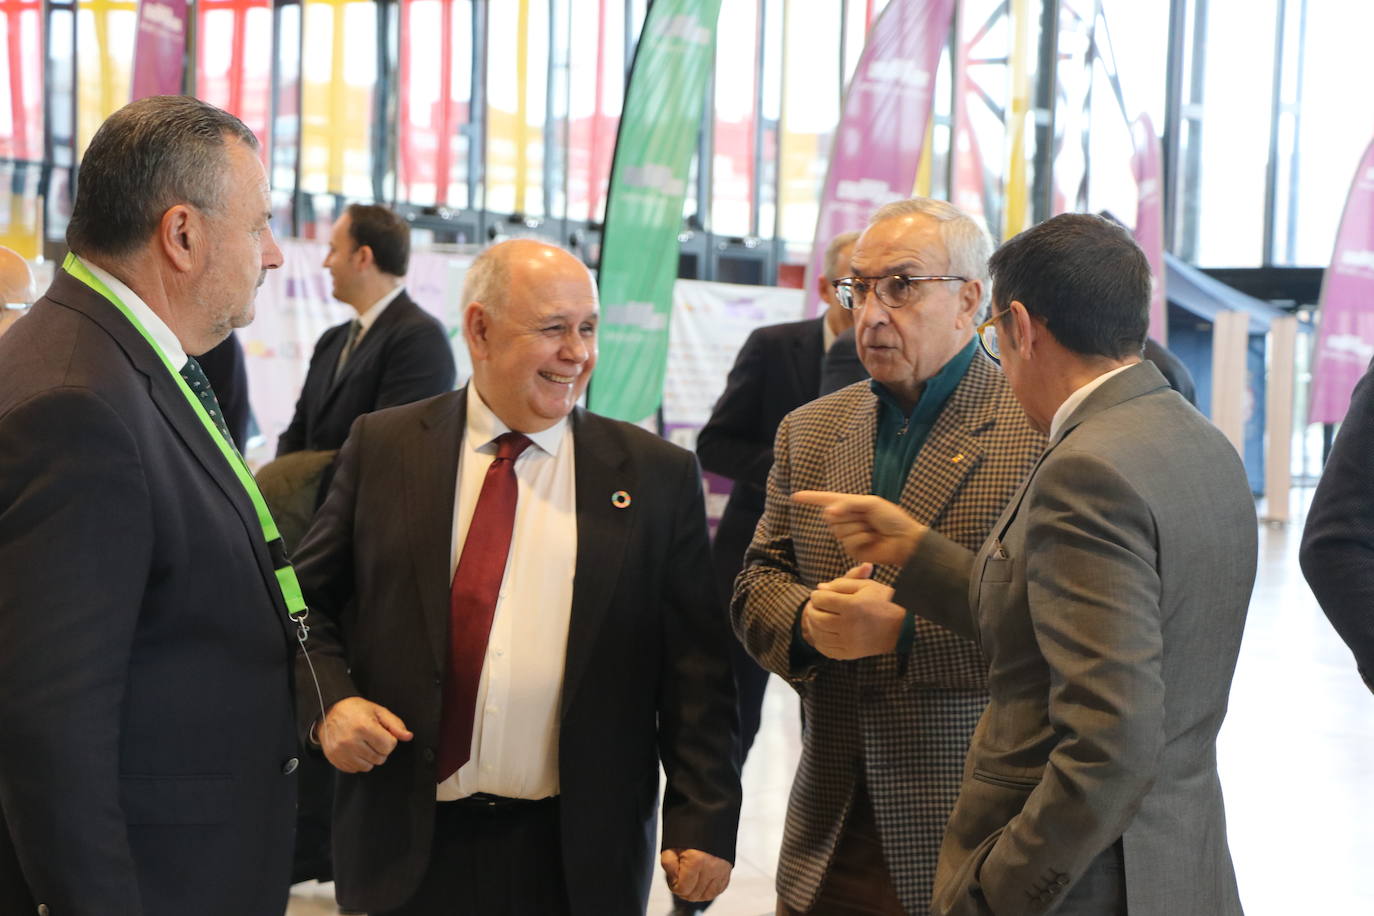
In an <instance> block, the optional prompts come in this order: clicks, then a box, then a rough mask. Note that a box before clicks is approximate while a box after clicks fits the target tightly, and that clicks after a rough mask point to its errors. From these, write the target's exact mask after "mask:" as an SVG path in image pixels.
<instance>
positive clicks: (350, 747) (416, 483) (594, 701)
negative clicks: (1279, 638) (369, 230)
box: [298, 240, 740, 916]
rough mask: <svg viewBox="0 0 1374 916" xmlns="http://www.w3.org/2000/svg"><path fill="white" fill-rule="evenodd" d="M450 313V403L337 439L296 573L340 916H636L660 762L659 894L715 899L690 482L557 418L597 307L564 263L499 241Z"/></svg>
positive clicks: (721, 881) (577, 413) (726, 793)
mask: <svg viewBox="0 0 1374 916" xmlns="http://www.w3.org/2000/svg"><path fill="white" fill-rule="evenodd" d="M464 298H465V299H466V300H467V302H468V305H467V308H466V311H465V313H464V332H465V336H466V339H467V344H468V349H469V352H470V353H471V354H472V362H473V377H472V384H471V385H469V386H468V387H466V388H464V389H463V390H461V391H458V392H453V393H450V394H446V395H442V396H439V397H436V398H431V399H429V400H426V401H422V402H420V403H418V404H412V405H408V406H404V407H397V408H392V409H389V410H384V411H380V412H378V413H375V414H369V415H367V416H364V417H362V418H360V419H359V420H358V422H357V424H356V425H355V426H354V429H353V432H352V433H351V434H350V436H349V438H348V441H347V443H345V445H344V448H343V450H342V452H341V453H340V458H339V468H338V473H337V474H336V476H335V479H334V483H333V485H332V487H331V490H330V492H329V495H328V496H327V497H326V499H325V502H324V505H323V506H322V507H321V509H320V513H319V515H318V516H317V518H316V521H315V524H314V526H313V528H312V529H311V531H310V533H309V534H308V535H307V536H306V539H305V541H304V542H303V544H302V545H301V548H300V550H299V552H298V556H299V566H300V570H301V576H302V584H303V586H304V588H305V591H306V594H307V595H308V596H309V599H310V602H311V607H312V609H313V610H316V611H318V612H319V615H318V616H320V617H321V618H322V619H321V621H320V622H319V624H318V625H317V626H316V627H315V628H314V630H313V632H312V639H313V641H314V645H315V649H314V651H313V652H312V653H311V658H312V659H313V662H314V666H315V669H316V671H318V673H319V678H320V682H321V684H322V685H323V694H324V696H323V705H324V708H325V710H326V714H325V716H324V719H323V722H322V723H317V722H316V721H315V720H317V719H318V717H319V710H318V709H315V708H313V707H312V708H311V709H309V710H306V709H304V708H303V709H302V727H303V728H304V729H306V730H309V729H314V735H315V737H317V738H318V739H319V741H320V743H321V744H322V746H323V749H324V752H325V755H326V756H327V757H328V758H329V760H330V762H331V763H333V764H334V765H335V766H336V767H337V768H338V769H339V770H340V771H341V775H340V777H339V780H338V790H337V795H336V803H335V819H334V865H335V875H336V882H335V883H336V888H337V892H338V897H339V902H340V903H341V904H342V905H343V906H344V907H347V908H356V909H363V910H367V911H368V912H371V913H390V914H411V916H414V914H444V916H449V914H455V913H463V914H466V913H471V914H481V916H491V914H526V913H540V914H559V913H571V914H586V916H618V914H623V916H630V914H642V913H643V912H644V908H645V905H646V901H647V898H648V892H649V880H650V877H651V873H652V860H651V857H652V845H651V844H652V843H653V837H654V827H655V819H656V811H657V807H658V805H657V792H658V768H659V762H660V760H661V761H662V764H663V769H664V771H665V772H666V774H667V787H666V790H665V794H664V802H663V807H664V812H663V851H662V855H661V861H662V865H663V868H664V870H665V872H666V873H667V876H668V879H669V885H670V887H672V888H673V889H674V890H675V891H676V892H678V893H679V894H681V895H682V896H683V897H685V898H687V899H691V900H703V899H709V898H712V897H714V896H716V895H717V894H718V893H720V891H721V890H723V889H724V887H725V885H726V883H727V882H728V880H729V875H730V869H731V865H730V860H731V859H733V857H734V839H735V827H736V823H737V821H738V817H739V805H740V786H739V768H738V762H737V760H736V740H737V739H736V724H735V708H734V702H735V700H734V690H733V685H732V684H731V679H730V670H729V665H728V662H727V660H726V658H727V656H726V640H727V633H726V629H725V620H724V617H723V616H722V615H721V613H720V605H719V603H718V599H717V596H716V592H715V584H714V582H713V581H712V579H711V576H710V568H709V562H710V559H709V547H708V545H707V536H706V519H705V512H704V509H703V505H702V496H701V481H700V476H699V474H698V471H697V466H696V461H695V460H694V459H693V457H692V455H691V454H690V453H689V452H684V451H683V450H681V449H679V448H677V447H675V446H673V445H671V444H669V443H667V442H665V441H664V440H662V439H660V438H658V437H657V436H654V435H651V434H649V433H647V432H645V431H643V430H641V429H639V428H637V427H635V426H631V425H629V424H626V423H620V422H618V421H613V420H608V419H606V418H604V417H598V416H596V415H595V414H591V413H587V412H586V411H584V410H582V409H580V408H577V407H576V406H575V405H576V403H577V400H578V399H579V398H580V397H581V396H582V393H583V391H585V389H586V385H587V381H588V379H589V377H590V375H591V371H592V368H593V366H594V365H595V363H596V325H597V299H596V288H595V284H594V283H593V281H592V278H591V275H590V274H589V273H588V272H587V269H586V268H585V267H584V266H583V265H582V264H581V263H580V262H579V261H577V260H576V259H575V258H574V257H572V256H571V255H570V254H568V253H567V252H564V251H562V250H560V249H557V248H553V247H551V246H548V245H543V244H540V243H538V242H533V241H529V240H513V241H509V242H504V243H502V244H500V245H497V246H495V247H493V248H491V249H489V250H488V251H487V252H486V253H484V254H483V255H482V256H481V257H480V258H478V259H477V261H475V262H474V263H473V265H472V267H471V268H470V270H469V272H468V276H467V281H466V289H465V293H464ZM302 683H305V681H304V680H302Z"/></svg>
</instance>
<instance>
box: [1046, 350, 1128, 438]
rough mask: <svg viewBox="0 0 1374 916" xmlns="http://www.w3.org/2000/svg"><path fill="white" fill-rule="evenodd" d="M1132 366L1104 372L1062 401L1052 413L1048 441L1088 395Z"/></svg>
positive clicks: (1057, 432) (1056, 433)
mask: <svg viewBox="0 0 1374 916" xmlns="http://www.w3.org/2000/svg"><path fill="white" fill-rule="evenodd" d="M1134 365H1136V363H1131V364H1130V365H1127V366H1118V367H1117V368H1115V369H1113V370H1111V371H1110V372H1104V373H1102V374H1101V375H1099V376H1098V377H1097V378H1095V379H1093V380H1092V381H1091V382H1088V384H1086V385H1083V386H1082V387H1080V388H1078V389H1076V390H1075V391H1074V393H1073V394H1071V395H1069V396H1068V397H1066V398H1065V399H1064V403H1063V404H1060V405H1059V409H1058V410H1056V411H1055V412H1054V417H1053V418H1052V419H1051V420H1050V441H1051V442H1053V441H1054V437H1055V436H1057V435H1059V430H1061V429H1063V428H1064V424H1065V423H1066V422H1068V419H1069V415H1070V414H1072V413H1073V412H1074V411H1075V410H1077V409H1078V406H1079V405H1080V404H1082V403H1083V402H1084V401H1086V400H1087V399H1088V395H1090V394H1092V393H1093V392H1094V391H1096V390H1097V389H1098V388H1100V387H1102V384H1103V383H1104V382H1106V381H1107V379H1109V378H1111V377H1112V376H1113V375H1120V374H1121V373H1122V372H1125V371H1126V370H1127V369H1129V368H1131V366H1134Z"/></svg>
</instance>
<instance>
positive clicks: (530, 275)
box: [502, 262, 600, 323]
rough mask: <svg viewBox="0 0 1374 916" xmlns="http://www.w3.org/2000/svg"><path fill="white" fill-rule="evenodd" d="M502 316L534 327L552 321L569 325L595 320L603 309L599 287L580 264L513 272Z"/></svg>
mask: <svg viewBox="0 0 1374 916" xmlns="http://www.w3.org/2000/svg"><path fill="white" fill-rule="evenodd" d="M507 292H508V295H507V296H506V297H505V302H504V308H503V309H502V311H503V312H505V313H506V314H507V316H508V317H510V318H511V319H512V320H515V321H520V322H526V323H535V322H540V321H547V320H550V319H553V318H562V319H565V320H568V321H576V322H581V321H586V320H592V319H595V318H596V316H597V313H598V311H599V309H600V305H599V303H598V300H597V294H596V283H595V282H594V281H593V280H592V276H591V274H590V273H589V272H588V271H587V269H586V268H585V267H583V266H582V265H581V264H580V263H577V262H574V263H573V264H571V265H557V264H544V265H540V266H539V268H538V269H533V270H513V271H511V274H510V288H509V290H508V291H507Z"/></svg>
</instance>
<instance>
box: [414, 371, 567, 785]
mask: <svg viewBox="0 0 1374 916" xmlns="http://www.w3.org/2000/svg"><path fill="white" fill-rule="evenodd" d="M508 431H509V427H507V426H506V425H505V424H504V423H502V422H501V421H500V420H499V419H497V417H496V415H495V414H494V413H492V412H491V409H490V408H489V407H487V405H486V404H485V403H483V401H482V398H481V396H480V395H479V394H478V393H477V386H476V385H475V384H472V385H469V386H468V393H467V426H466V428H465V430H464V434H463V445H462V448H461V449H460V450H459V455H458V488H457V493H456V496H455V500H454V507H453V549H452V551H451V555H450V558H449V576H450V581H451V580H452V575H453V573H454V572H455V571H456V570H457V568H458V558H459V557H460V556H461V555H462V552H463V544H464V543H465V541H466V540H467V532H468V526H469V525H470V524H471V522H472V513H473V510H474V509H475V508H476V506H477V498H478V496H479V495H480V494H481V492H482V482H483V480H484V479H485V478H486V473H487V468H488V467H489V466H490V465H491V462H492V459H493V458H494V457H495V456H496V442H495V440H496V437H497V436H499V435H501V434H502V433H505V432H508ZM529 438H530V440H531V441H532V442H533V443H534V444H533V445H531V446H529V447H528V448H526V449H525V451H524V452H522V453H521V455H520V457H519V458H517V459H516V460H515V476H516V480H517V486H518V490H517V492H518V494H519V495H518V496H517V500H516V506H515V528H514V531H513V532H512V536H511V546H510V553H509V554H508V555H507V557H506V573H505V577H504V578H503V579H502V582H501V591H500V593H499V597H498V598H497V600H496V613H495V616H494V617H493V618H492V622H491V636H490V638H489V639H488V640H487V657H486V660H485V661H484V662H483V664H482V678H481V680H480V681H479V683H478V685H477V712H476V715H475V716H474V717H473V723H472V757H471V758H469V760H468V762H467V763H465V764H464V765H463V766H462V768H461V769H459V770H458V772H457V773H454V774H453V775H452V776H450V777H449V778H448V779H446V780H444V781H443V782H441V783H440V784H439V786H438V789H437V793H436V797H437V798H438V800H439V801H452V800H454V799H458V798H463V797H466V796H468V795H471V794H472V793H474V792H486V793H489V794H491V795H503V796H506V797H508V798H532V799H533V798H546V797H548V796H550V795H557V794H558V710H559V706H560V703H561V700H562V695H563V669H564V665H565V660H566V655H567V649H568V621H569V619H570V617H571V614H572V596H573V574H574V572H575V571H576V568H577V504H576V498H575V488H574V476H573V470H574V468H573V435H572V427H571V425H570V424H569V423H568V420H567V419H566V418H564V419H563V420H561V421H560V422H558V423H557V424H556V425H554V426H552V427H550V428H549V429H546V430H544V431H543V432H539V433H531V434H529Z"/></svg>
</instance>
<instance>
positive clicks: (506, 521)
mask: <svg viewBox="0 0 1374 916" xmlns="http://www.w3.org/2000/svg"><path fill="white" fill-rule="evenodd" d="M529 444H530V440H529V439H527V438H526V437H525V436H523V435H521V434H520V433H504V434H502V435H500V436H498V437H497V439H496V458H495V459H493V461H492V462H491V466H490V467H488V468H487V476H486V479H485V480H483V481H482V492H481V494H480V495H479V496H478V497H477V508H476V509H474V510H473V513H472V522H471V523H470V524H469V525H468V536H467V540H465V541H464V542H463V553H462V555H461V556H459V558H458V569H457V571H456V572H454V574H453V591H452V597H451V599H450V605H449V625H448V632H449V636H448V659H449V661H448V671H447V672H446V674H445V676H444V695H443V705H442V707H441V710H440V717H439V760H438V765H439V769H438V777H439V778H438V780H437V781H438V782H443V781H444V780H445V779H448V778H449V777H450V776H452V775H453V774H454V773H456V772H458V769H459V767H461V766H462V765H463V764H465V763H467V762H468V758H469V757H471V756H472V720H473V717H474V716H475V715H476V714H477V685H478V683H479V682H480V681H481V680H482V663H483V661H484V660H485V659H486V656H487V638H488V637H489V636H490V635H491V619H492V617H493V615H495V613H496V600H497V598H498V597H499V595H500V593H501V579H502V578H503V577H504V576H505V572H506V556H507V555H508V554H509V553H510V541H511V529H513V528H514V527H515V500H516V497H517V495H518V492H519V485H518V482H517V481H516V479H515V459H516V458H518V457H520V453H521V452H523V451H524V450H525V449H526V448H527V447H528V446H529Z"/></svg>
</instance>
